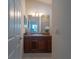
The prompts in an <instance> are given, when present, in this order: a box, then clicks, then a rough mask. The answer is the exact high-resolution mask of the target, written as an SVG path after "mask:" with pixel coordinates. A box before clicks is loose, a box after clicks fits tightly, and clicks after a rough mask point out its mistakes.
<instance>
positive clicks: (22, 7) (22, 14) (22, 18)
mask: <svg viewBox="0 0 79 59" xmlns="http://www.w3.org/2000/svg"><path fill="white" fill-rule="evenodd" d="M25 9H26V8H25V0H21V38H22V39H21V59H22V57H23V33H24V15H25Z"/></svg>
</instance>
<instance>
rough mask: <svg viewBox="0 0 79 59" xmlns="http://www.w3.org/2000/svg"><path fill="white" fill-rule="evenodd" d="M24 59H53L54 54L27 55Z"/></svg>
mask: <svg viewBox="0 0 79 59" xmlns="http://www.w3.org/2000/svg"><path fill="white" fill-rule="evenodd" d="M23 59H53V56H52V53H26V54H24V56H23Z"/></svg>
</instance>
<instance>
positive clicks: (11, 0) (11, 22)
mask: <svg viewBox="0 0 79 59" xmlns="http://www.w3.org/2000/svg"><path fill="white" fill-rule="evenodd" d="M14 28H15V27H14V0H9V1H8V37H9V38H10V37H14V35H15V32H14Z"/></svg>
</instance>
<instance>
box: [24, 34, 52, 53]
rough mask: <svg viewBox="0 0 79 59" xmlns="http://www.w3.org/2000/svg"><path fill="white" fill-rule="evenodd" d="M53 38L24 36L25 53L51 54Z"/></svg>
mask: <svg viewBox="0 0 79 59" xmlns="http://www.w3.org/2000/svg"><path fill="white" fill-rule="evenodd" d="M51 52H52V37H51V36H27V35H26V36H24V53H51Z"/></svg>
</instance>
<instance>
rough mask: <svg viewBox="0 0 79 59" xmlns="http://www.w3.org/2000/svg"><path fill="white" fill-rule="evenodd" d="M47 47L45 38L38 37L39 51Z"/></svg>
mask: <svg viewBox="0 0 79 59" xmlns="http://www.w3.org/2000/svg"><path fill="white" fill-rule="evenodd" d="M46 47H47V40H44V39H40V40H39V50H40V51H46V49H47V48H46Z"/></svg>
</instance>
